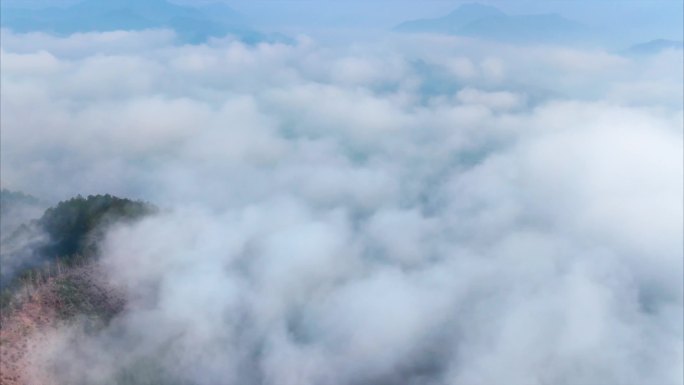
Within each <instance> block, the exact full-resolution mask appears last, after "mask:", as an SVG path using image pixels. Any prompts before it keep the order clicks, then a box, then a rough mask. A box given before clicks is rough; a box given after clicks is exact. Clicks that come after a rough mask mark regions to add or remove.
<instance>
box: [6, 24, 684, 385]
mask: <svg viewBox="0 0 684 385" xmlns="http://www.w3.org/2000/svg"><path fill="white" fill-rule="evenodd" d="M3 39H6V40H7V41H8V42H9V43H6V44H5V45H4V46H3V52H2V55H3V68H2V87H3V98H2V110H3V115H2V125H3V137H2V139H3V141H2V150H3V151H2V164H1V167H2V177H3V185H8V186H12V187H14V188H18V189H24V190H27V191H30V192H33V193H37V194H39V195H42V196H45V197H48V198H50V199H61V198H66V197H68V196H70V195H74V194H76V193H81V194H88V193H95V192H103V193H104V192H108V193H114V194H120V195H132V196H134V197H142V198H145V199H148V200H150V201H153V202H156V203H158V204H160V205H161V206H163V207H165V208H168V209H169V210H168V212H165V213H164V214H162V215H159V216H156V217H152V218H149V219H146V220H144V221H142V222H140V223H138V224H136V225H133V226H128V227H121V228H117V229H115V230H113V231H112V232H111V233H110V234H109V236H108V239H107V242H106V243H105V246H104V253H103V256H102V257H103V260H102V263H103V265H104V266H106V267H107V271H108V274H110V276H111V278H112V279H113V280H114V281H115V282H117V283H118V284H119V285H121V286H122V287H123V288H125V290H126V293H127V294H128V296H129V299H130V300H129V307H128V309H127V310H126V311H124V312H123V313H122V314H121V315H120V316H119V317H118V318H117V319H116V320H115V321H114V322H113V323H112V324H111V325H110V327H109V328H107V329H105V330H103V331H101V332H100V333H97V334H95V335H82V334H80V333H79V332H78V331H77V330H75V329H74V330H72V329H70V330H68V331H67V330H61V333H59V334H57V335H56V336H55V337H54V338H55V339H54V340H53V342H54V345H52V346H53V348H51V349H47V348H46V349H45V350H44V351H43V352H42V357H43V358H45V359H46V360H56V361H51V362H53V363H55V364H57V365H60V366H62V369H63V370H62V372H61V373H62V377H58V379H59V380H61V381H62V382H63V383H70V384H78V383H89V384H96V383H105V382H106V381H108V380H109V379H110V376H112V375H114V373H116V372H117V371H120V370H124V369H126V368H128V369H130V368H132V366H131V365H135V363H136V362H144V363H148V364H149V365H148V367H150V368H152V369H150V371H152V372H154V370H155V369H154V368H158V369H159V370H160V371H161V372H164V373H166V374H167V375H169V376H170V377H171V378H175V379H178V380H179V381H181V382H184V383H185V382H189V383H198V384H214V383H241V384H251V383H264V384H274V385H275V384H368V383H406V384H434V385H437V384H440V385H441V384H444V385H446V384H464V385H465V384H468V385H472V384H483V385H485V384H491V383H516V382H517V383H526V384H540V385H541V384H545V383H554V384H575V383H628V382H630V381H631V382H638V383H655V382H657V383H659V384H664V385H665V384H668V385H675V384H681V383H682V381H681V380H682V379H681V377H679V376H678V373H681V369H682V366H681V362H682V357H683V354H684V353H683V351H682V348H681V341H682V338H683V336H684V332H683V330H682V327H681V325H682V300H683V299H684V298H683V295H682V276H681V273H682V262H681V261H682V250H681V239H682V238H681V234H682V201H681V197H682V194H683V188H682V174H683V170H682V164H681V159H682V145H681V144H682V130H681V126H682V109H681V103H679V104H678V103H677V102H678V101H681V99H677V100H672V99H671V98H673V97H674V96H672V95H675V93H673V92H672V90H673V89H675V88H677V87H679V89H681V81H680V82H679V83H676V85H675V86H673V85H672V84H671V82H672V80H673V79H674V80H677V79H681V76H682V75H681V71H679V72H678V73H674V71H673V70H672V69H673V68H675V67H678V66H679V67H678V68H681V60H682V59H681V57H679V56H674V55H669V56H668V55H665V56H660V57H657V58H652V59H649V60H641V59H640V60H633V59H627V58H621V57H616V56H614V55H611V54H608V53H604V52H596V51H590V52H584V51H581V50H576V49H573V50H569V49H565V48H555V47H542V48H540V47H512V46H505V45H493V44H489V43H488V44H484V45H483V46H478V44H475V43H474V42H472V41H470V40H463V39H453V38H437V37H421V38H416V37H407V38H405V39H398V40H392V41H390V42H382V49H380V50H379V51H378V53H374V49H373V48H375V47H374V45H373V44H374V43H372V42H368V43H366V45H365V46H364V45H357V46H354V47H346V48H342V47H336V48H331V47H324V46H319V45H317V43H315V42H313V41H310V40H307V39H300V41H299V42H298V43H297V44H294V45H292V46H288V45H282V44H259V45H256V46H247V45H243V44H241V43H239V42H234V41H228V40H225V41H224V40H215V41H211V42H209V43H208V44H205V45H200V46H173V45H171V44H170V42H169V41H170V40H167V39H168V36H167V35H166V34H165V33H164V32H155V31H148V32H141V33H135V34H131V33H123V32H122V33H117V34H114V35H111V34H109V35H108V34H104V35H98V34H87V35H75V36H72V37H69V38H56V37H51V36H47V35H15V34H9V35H7V36H6V37H3ZM378 44H380V43H378ZM364 47H365V48H364ZM545 57H546V58H547V59H544V58H545ZM542 59H544V60H542ZM649 80H653V82H654V84H655V85H654V87H655V88H659V87H663V89H664V90H665V91H663V92H660V91H658V92H653V93H640V94H633V95H625V94H624V92H626V90H631V89H640V88H641V87H642V85H643V84H644V82H648V81H649ZM677 98H681V95H679V96H677ZM124 353H125V354H124ZM120 355H125V356H126V359H117V357H119V356H120ZM46 362H47V361H46ZM48 368H49V366H48ZM131 370H133V369H131Z"/></svg>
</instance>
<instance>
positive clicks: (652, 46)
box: [624, 39, 684, 55]
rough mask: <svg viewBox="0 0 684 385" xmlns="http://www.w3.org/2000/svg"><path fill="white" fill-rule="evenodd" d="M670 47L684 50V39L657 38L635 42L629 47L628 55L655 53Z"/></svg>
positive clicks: (626, 51)
mask: <svg viewBox="0 0 684 385" xmlns="http://www.w3.org/2000/svg"><path fill="white" fill-rule="evenodd" d="M668 49H675V50H683V49H684V41H676V40H666V39H656V40H651V41H648V42H645V43H639V44H635V45H633V46H631V47H629V48H627V49H626V50H625V51H624V53H625V54H627V55H653V54H657V53H660V52H662V51H665V50H668Z"/></svg>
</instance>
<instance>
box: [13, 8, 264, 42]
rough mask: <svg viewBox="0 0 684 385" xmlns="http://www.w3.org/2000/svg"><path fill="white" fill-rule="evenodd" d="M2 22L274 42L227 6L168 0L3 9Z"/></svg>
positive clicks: (59, 29) (30, 27)
mask: <svg viewBox="0 0 684 385" xmlns="http://www.w3.org/2000/svg"><path fill="white" fill-rule="evenodd" d="M0 16H1V23H2V26H3V27H5V28H9V29H12V30H14V31H16V32H31V31H42V32H48V33H55V34H72V33H77V32H100V31H112V30H144V29H162V28H163V29H172V30H174V31H175V32H176V34H177V35H178V37H179V39H180V40H181V41H183V42H190V43H198V42H203V41H205V40H207V39H208V38H210V37H223V36H226V35H233V36H235V37H237V38H239V39H241V40H244V41H247V42H257V41H263V40H271V39H274V38H275V37H271V36H266V35H264V34H262V33H260V32H257V31H255V30H253V29H252V28H250V27H249V26H248V25H247V24H246V22H245V21H244V19H243V18H242V17H241V16H240V15H239V14H238V13H237V12H235V11H234V10H232V9H231V8H229V7H228V6H226V5H219V4H216V5H208V6H203V7H188V6H182V5H177V4H172V3H169V2H167V1H165V0H86V1H84V2H82V3H79V4H76V5H73V6H71V7H66V8H48V9H37V10H28V9H15V8H7V7H3V9H2V13H1V15H0Z"/></svg>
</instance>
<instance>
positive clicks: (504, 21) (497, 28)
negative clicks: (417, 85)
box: [394, 3, 589, 42]
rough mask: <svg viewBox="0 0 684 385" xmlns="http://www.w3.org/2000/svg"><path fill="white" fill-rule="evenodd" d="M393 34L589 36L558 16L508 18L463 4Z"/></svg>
mask: <svg viewBox="0 0 684 385" xmlns="http://www.w3.org/2000/svg"><path fill="white" fill-rule="evenodd" d="M394 30H395V31H397V32H413V33H439V34H450V35H459V36H467V37H477V38H486V39H494V40H504V41H534V42H547V41H548V42H555V41H564V40H572V39H576V38H580V37H584V36H586V35H588V34H589V31H588V28H586V27H585V26H583V25H582V24H580V23H577V22H575V21H572V20H569V19H566V18H564V17H563V16H561V15H558V14H553V13H551V14H534V15H508V14H506V13H504V12H503V11H501V10H499V9H498V8H496V7H492V6H489V5H482V4H478V3H469V4H464V5H462V6H460V7H459V8H458V9H456V10H455V11H453V12H451V13H450V14H448V15H446V16H444V17H440V18H434V19H419V20H412V21H406V22H404V23H401V24H399V25H397V26H396V27H395V28H394Z"/></svg>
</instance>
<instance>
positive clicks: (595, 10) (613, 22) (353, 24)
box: [3, 0, 684, 45]
mask: <svg viewBox="0 0 684 385" xmlns="http://www.w3.org/2000/svg"><path fill="white" fill-rule="evenodd" d="M174 2H175V3H177V4H184V5H200V4H212V3H218V2H221V1H220V0H192V1H189V0H175V1H174ZM469 2H471V1H454V0H426V1H418V0H392V1H390V0H371V1H360V0H351V1H340V0H322V1H321V0H295V1H292V0H256V1H223V3H224V4H228V5H230V6H231V7H233V8H235V9H236V10H238V11H239V12H241V13H242V14H243V15H244V16H245V17H247V19H249V20H251V21H252V22H253V23H254V24H256V25H258V26H259V27H260V28H264V29H266V30H275V31H279V32H289V33H312V32H314V31H317V32H319V33H322V32H325V31H328V33H332V32H330V30H333V31H338V30H340V29H341V30H343V31H344V32H342V33H341V34H343V35H344V34H347V35H349V34H354V33H356V34H358V33H359V30H364V31H375V32H378V31H383V30H387V29H391V28H392V27H394V26H395V25H396V24H399V23H401V22H403V21H406V20H411V19H416V18H430V17H440V16H443V15H445V14H448V13H449V12H451V11H453V10H454V9H456V8H457V7H458V6H459V5H462V4H465V3H469ZM75 3H78V1H77V0H4V1H3V5H5V6H8V7H34V8H44V7H47V6H67V5H71V4H75ZM480 3H481V4H489V5H493V6H496V7H498V8H500V9H502V10H503V11H505V12H509V13H511V14H535V13H559V14H562V15H563V16H565V17H568V18H570V19H573V20H576V21H579V22H582V23H586V24H587V25H590V26H592V27H594V28H600V29H603V30H605V31H607V32H612V33H614V34H615V35H616V36H617V35H619V36H623V37H624V39H623V40H621V41H620V42H621V43H622V44H627V45H630V44H634V43H637V42H640V41H642V40H645V41H648V40H651V39H656V38H667V39H672V40H681V39H682V29H681V25H682V23H683V18H684V16H683V15H684V3H683V2H682V1H680V0H594V1H589V0H552V1H539V0H516V1H503V0H484V1H481V2H480Z"/></svg>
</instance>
